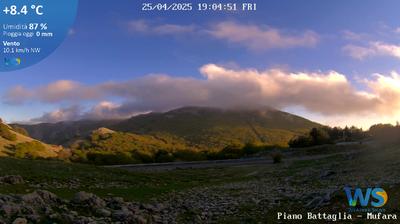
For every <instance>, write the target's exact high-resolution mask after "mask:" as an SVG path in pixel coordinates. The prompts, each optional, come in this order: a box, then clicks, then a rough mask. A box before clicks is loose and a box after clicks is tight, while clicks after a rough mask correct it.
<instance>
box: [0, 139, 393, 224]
mask: <svg viewBox="0 0 400 224" xmlns="http://www.w3.org/2000/svg"><path fill="white" fill-rule="evenodd" d="M298 150H299V151H296V152H291V151H290V150H288V151H287V152H285V155H286V156H285V157H284V159H283V162H282V163H279V164H272V163H271V164H270V163H268V164H261V165H256V166H254V165H251V166H238V167H221V168H204V169H187V170H173V171H158V172H152V171H146V172H128V171H125V170H120V169H111V168H103V167H96V166H91V165H82V164H71V163H63V162H58V161H46V160H19V159H11V158H0V176H4V175H21V176H22V177H23V178H24V180H25V183H24V184H20V185H0V194H14V193H15V194H26V193H28V192H32V191H34V190H37V189H45V190H48V191H51V192H53V193H55V194H57V195H58V196H60V197H62V198H65V199H70V198H71V197H72V196H73V195H74V194H75V193H76V192H79V191H86V192H92V193H95V194H97V195H99V196H101V197H103V198H105V197H114V196H118V197H123V198H124V199H126V200H128V201H137V202H141V203H153V202H157V203H158V202H162V203H163V204H164V205H165V206H167V207H168V206H169V207H171V210H173V211H176V214H177V217H176V220H177V222H179V223H188V222H191V221H193V222H195V223H204V222H205V223H208V222H213V223H275V221H276V212H277V211H287V212H290V211H293V212H307V211H314V212H317V211H331V212H332V211H336V212H337V211H346V210H347V207H348V205H347V199H346V197H345V194H344V191H343V187H344V186H355V187H376V186H380V187H382V188H384V189H385V190H386V191H387V193H388V195H389V201H388V204H387V205H386V206H385V209H387V211H388V212H399V201H400V200H399V199H400V184H399V183H400V181H399V179H398V174H399V173H400V150H399V147H398V146H394V145H392V146H381V145H376V144H368V145H362V146H359V145H357V146H340V147H339V146H321V147H318V149H317V148H304V149H298ZM319 155H325V157H323V158H319V159H293V158H313V157H309V156H319ZM305 156H307V157H305ZM315 158H317V157H315ZM327 192H328V193H329V198H328V199H327V201H324V203H322V204H318V205H316V206H313V205H312V203H311V202H310V201H312V200H313V199H315V198H319V197H321V198H324V197H325V195H326V194H327ZM182 208H184V209H182ZM169 211H170V210H169ZM225 211H229V212H225ZM204 213H207V214H206V215H204ZM203 215H204V217H205V218H203ZM199 217H200V218H199ZM196 220H197V221H196ZM310 223H312V222H310ZM315 223H321V222H318V221H317V222H315ZM359 223H363V221H359Z"/></svg>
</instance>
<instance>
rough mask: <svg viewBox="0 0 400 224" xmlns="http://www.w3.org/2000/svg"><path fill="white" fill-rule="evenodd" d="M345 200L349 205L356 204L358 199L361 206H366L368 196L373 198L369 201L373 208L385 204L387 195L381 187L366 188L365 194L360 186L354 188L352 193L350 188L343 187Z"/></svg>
mask: <svg viewBox="0 0 400 224" xmlns="http://www.w3.org/2000/svg"><path fill="white" fill-rule="evenodd" d="M344 191H345V192H346V196H347V200H348V201H349V206H351V207H355V206H357V202H358V201H360V205H361V206H362V207H366V206H368V203H369V201H370V198H371V197H372V198H373V199H374V200H372V201H371V205H372V206H373V207H375V208H380V207H382V206H384V205H385V204H386V202H387V201H388V195H387V193H386V191H385V190H383V189H382V188H367V189H366V192H365V194H363V191H362V189H361V188H356V189H355V190H354V195H353V194H352V188H349V187H345V188H344Z"/></svg>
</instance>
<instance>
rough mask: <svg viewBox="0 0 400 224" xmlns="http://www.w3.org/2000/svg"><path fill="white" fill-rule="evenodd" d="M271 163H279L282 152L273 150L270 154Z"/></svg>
mask: <svg viewBox="0 0 400 224" xmlns="http://www.w3.org/2000/svg"><path fill="white" fill-rule="evenodd" d="M271 157H272V161H273V163H281V162H282V158H283V156H282V154H281V153H279V152H274V153H272V154H271Z"/></svg>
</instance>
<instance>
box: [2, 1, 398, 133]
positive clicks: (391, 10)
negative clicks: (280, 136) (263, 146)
mask: <svg viewBox="0 0 400 224" xmlns="http://www.w3.org/2000/svg"><path fill="white" fill-rule="evenodd" d="M148 2H149V1H148ZM166 2H168V1H166ZM185 2H188V1H185ZM199 2H200V1H193V3H195V5H196V4H197V3H199ZM201 2H215V1H201ZM222 2H224V1H222ZM236 2H238V3H240V2H241V1H236ZM254 2H256V3H257V4H258V5H257V11H252V12H242V11H238V12H198V11H193V12H148V11H141V5H142V3H143V1H138V0H119V1H110V0H98V1H95V2H94V1H87V0H81V1H80V3H79V8H78V15H77V18H76V21H75V24H74V26H73V27H72V28H71V31H70V34H69V35H68V37H67V38H66V40H65V41H64V42H63V43H62V44H61V46H60V47H59V48H58V49H57V50H56V51H55V52H54V53H53V54H51V55H50V56H49V57H47V58H46V59H45V60H43V61H41V62H40V63H38V64H36V65H34V66H32V67H29V68H26V69H23V70H19V71H14V72H7V73H0V117H1V118H2V119H4V120H6V121H7V122H57V121H63V120H79V119H105V118H107V119H108V118H123V117H129V116H133V115H136V114H139V113H144V112H149V111H166V110H170V109H174V108H177V107H181V106H189V105H190V106H216V107H224V108H229V107H237V106H246V107H249V108H250V107H258V106H270V107H274V108H277V109H281V110H285V111H288V112H290V113H294V114H297V115H300V116H304V117H306V118H308V119H311V120H314V121H317V122H321V123H323V124H327V125H332V126H345V125H357V126H360V127H363V128H368V127H369V126H370V125H372V124H375V123H395V122H396V121H397V120H400V75H399V74H400V63H399V62H400V14H399V13H398V8H400V2H399V1H396V0H392V1H390V0H387V1H385V4H382V1H378V0H349V1H338V0H326V1H320V0H307V1H305V0H304V1H291V0H262V1H261V0H254Z"/></svg>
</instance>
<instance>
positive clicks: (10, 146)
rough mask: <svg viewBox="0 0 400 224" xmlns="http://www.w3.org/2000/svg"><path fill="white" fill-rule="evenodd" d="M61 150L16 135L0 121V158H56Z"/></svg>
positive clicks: (15, 132)
mask: <svg viewBox="0 0 400 224" xmlns="http://www.w3.org/2000/svg"><path fill="white" fill-rule="evenodd" d="M61 150H62V148H61V147H57V146H52V145H48V144H44V143H42V142H39V141H37V140H35V139H33V138H31V137H28V136H26V135H23V134H20V133H18V132H17V131H16V130H14V129H13V128H12V127H11V126H9V125H7V124H4V123H3V122H2V121H1V119H0V156H17V157H25V156H27V157H41V158H51V157H57V153H58V152H59V151H61Z"/></svg>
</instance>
